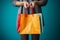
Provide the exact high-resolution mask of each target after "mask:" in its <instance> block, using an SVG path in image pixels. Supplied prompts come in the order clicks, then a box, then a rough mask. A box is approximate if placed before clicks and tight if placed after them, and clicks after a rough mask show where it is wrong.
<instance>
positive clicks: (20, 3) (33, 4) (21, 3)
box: [15, 0, 47, 8]
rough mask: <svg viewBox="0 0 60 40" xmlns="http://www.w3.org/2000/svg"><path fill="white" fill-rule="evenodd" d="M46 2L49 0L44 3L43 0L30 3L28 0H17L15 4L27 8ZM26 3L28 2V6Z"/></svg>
mask: <svg viewBox="0 0 60 40" xmlns="http://www.w3.org/2000/svg"><path fill="white" fill-rule="evenodd" d="M46 2H47V0H45V1H44V3H43V2H42V0H40V1H36V0H35V1H32V2H30V3H28V2H26V1H23V2H19V1H16V4H15V5H17V6H24V7H25V8H28V7H31V8H33V7H34V6H37V5H39V6H42V5H44V4H45V3H46ZM26 4H27V6H26Z"/></svg>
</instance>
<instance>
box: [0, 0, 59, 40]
mask: <svg viewBox="0 0 60 40" xmlns="http://www.w3.org/2000/svg"><path fill="white" fill-rule="evenodd" d="M0 9H1V10H0V34H1V35H0V36H1V40H20V35H19V34H18V33H17V27H16V18H17V11H18V7H14V6H13V5H12V3H11V0H0ZM42 11H43V12H42V13H43V16H44V21H45V26H44V31H43V33H42V34H41V37H40V38H41V40H58V27H59V26H58V24H59V23H58V19H59V15H58V14H59V0H48V3H47V5H46V6H43V7H42ZM30 38H31V37H30Z"/></svg>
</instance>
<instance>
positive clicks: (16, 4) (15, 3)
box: [13, 1, 24, 6]
mask: <svg viewBox="0 0 60 40" xmlns="http://www.w3.org/2000/svg"><path fill="white" fill-rule="evenodd" d="M13 5H15V6H23V5H24V3H23V2H20V1H13Z"/></svg>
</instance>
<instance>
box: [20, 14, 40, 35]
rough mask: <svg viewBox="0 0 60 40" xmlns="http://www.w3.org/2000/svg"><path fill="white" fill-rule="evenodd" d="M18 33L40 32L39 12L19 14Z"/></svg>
mask: <svg viewBox="0 0 60 40" xmlns="http://www.w3.org/2000/svg"><path fill="white" fill-rule="evenodd" d="M19 23H20V27H19V30H20V32H19V33H20V34H40V33H41V28H40V16H39V14H33V15H32V14H27V15H26V14H20V22H19Z"/></svg>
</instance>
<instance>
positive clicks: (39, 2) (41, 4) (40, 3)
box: [35, 0, 47, 6]
mask: <svg viewBox="0 0 60 40" xmlns="http://www.w3.org/2000/svg"><path fill="white" fill-rule="evenodd" d="M46 3H47V0H43V1H42V0H40V1H35V4H36V5H39V6H44V5H46Z"/></svg>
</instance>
